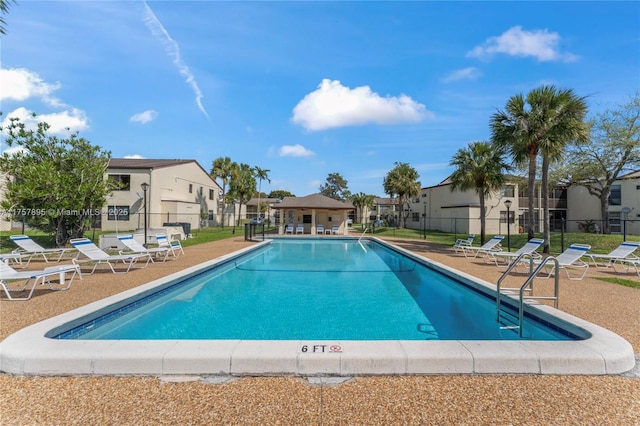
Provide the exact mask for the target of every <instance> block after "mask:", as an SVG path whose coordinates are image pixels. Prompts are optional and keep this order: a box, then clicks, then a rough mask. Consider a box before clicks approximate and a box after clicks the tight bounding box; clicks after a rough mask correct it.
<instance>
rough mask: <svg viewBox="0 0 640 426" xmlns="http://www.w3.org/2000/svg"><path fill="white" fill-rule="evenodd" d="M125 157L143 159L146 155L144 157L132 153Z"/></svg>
mask: <svg viewBox="0 0 640 426" xmlns="http://www.w3.org/2000/svg"><path fill="white" fill-rule="evenodd" d="M123 158H133V159H138V160H141V159H144V158H146V157H143V156H142V155H140V154H130V155H125V156H124V157H123Z"/></svg>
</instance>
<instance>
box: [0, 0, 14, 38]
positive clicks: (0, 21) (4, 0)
mask: <svg viewBox="0 0 640 426" xmlns="http://www.w3.org/2000/svg"><path fill="white" fill-rule="evenodd" d="M11 3H15V1H13V0H0V34H6V30H5V27H4V24H5V20H4V17H3V16H2V15H6V14H7V13H8V12H9V5H10V4H11Z"/></svg>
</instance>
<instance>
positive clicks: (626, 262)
mask: <svg viewBox="0 0 640 426" xmlns="http://www.w3.org/2000/svg"><path fill="white" fill-rule="evenodd" d="M616 263H619V264H620V265H622V266H623V267H624V268H625V269H626V272H630V271H631V268H633V269H635V271H636V274H638V276H639V277H640V259H626V258H625V259H618V260H616V262H614V263H613V269H614V270H616V272H617V269H616V266H615V264H616Z"/></svg>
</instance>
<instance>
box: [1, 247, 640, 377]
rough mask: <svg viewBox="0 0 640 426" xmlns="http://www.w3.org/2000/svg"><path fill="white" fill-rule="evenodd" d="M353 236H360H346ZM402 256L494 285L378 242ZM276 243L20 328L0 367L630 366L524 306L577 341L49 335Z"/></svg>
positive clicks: (61, 370) (630, 358)
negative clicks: (77, 337) (71, 337)
mask: <svg viewBox="0 0 640 426" xmlns="http://www.w3.org/2000/svg"><path fill="white" fill-rule="evenodd" d="M344 238H345V239H351V240H355V239H356V238H353V237H352V238H349V237H344ZM365 238H366V239H372V240H375V241H377V242H378V243H380V244H383V245H385V246H388V247H393V249H394V250H398V251H399V252H401V253H403V254H404V255H406V256H408V257H410V258H413V259H415V260H417V261H420V262H424V263H427V264H429V265H430V266H431V267H433V268H435V269H437V270H439V271H441V272H443V273H445V274H448V275H450V274H452V275H455V276H456V277H457V279H459V280H462V281H464V282H468V283H469V284H470V285H472V286H475V287H476V288H478V289H480V290H482V291H487V292H493V294H495V285H493V284H491V283H489V282H486V281H483V280H481V279H478V278H476V277H473V276H471V275H469V274H466V273H463V272H461V271H458V270H455V269H453V268H450V267H448V266H446V265H443V264H441V263H438V262H434V261H433V260H430V259H428V258H426V257H423V256H419V255H417V254H415V253H412V252H410V251H408V250H405V249H403V248H401V247H398V246H395V245H393V244H390V243H388V242H386V241H383V240H380V239H378V238H375V237H365ZM269 243H270V241H264V242H261V243H258V244H256V245H255V246H251V247H246V248H244V249H242V250H239V251H236V252H233V253H230V254H228V255H225V256H221V257H218V258H216V259H213V260H211V261H208V262H204V263H201V264H199V265H196V266H193V267H190V268H186V269H185V270H183V271H181V272H178V273H174V274H171V275H168V276H166V277H163V278H160V279H157V280H154V281H151V282H149V283H147V284H143V285H141V286H138V287H135V288H133V289H130V290H127V291H125V292H122V293H119V294H117V295H114V296H110V297H107V298H105V299H102V300H99V301H96V302H93V303H90V304H88V305H85V306H83V307H80V308H77V309H74V310H72V311H69V312H66V313H64V314H61V315H58V316H56V317H53V318H50V319H47V320H44V321H41V322H39V323H37V324H34V325H31V326H29V327H27V328H25V329H23V330H20V331H18V332H16V333H14V334H12V335H11V336H9V337H7V338H6V339H5V340H4V341H2V342H0V371H2V372H4V373H7V374H15V375H56V376H64V375H99V376H104V375H145V376H149V375H151V376H162V375H200V376H208V375H236V376H260V375H267V376H361V375H428V374H551V375H567V374H583V375H605V374H606V375H612V374H621V373H625V372H627V371H629V370H631V369H633V368H634V365H635V356H634V353H633V348H632V347H631V344H630V343H629V342H627V341H626V340H624V339H623V338H622V337H620V336H618V335H617V334H615V333H613V332H611V331H609V330H606V329H604V328H602V327H600V326H598V325H595V324H592V323H590V322H587V321H584V320H582V319H580V318H577V317H574V316H572V315H570V314H567V313H565V312H562V311H560V310H557V309H554V308H552V307H550V306H547V305H544V304H539V303H536V302H532V303H528V304H527V309H528V310H531V311H533V312H535V314H536V315H540V316H543V317H544V318H545V320H547V321H551V322H554V321H557V322H562V323H569V324H572V327H575V329H576V330H582V331H583V332H585V333H586V335H587V336H590V337H588V338H586V339H584V340H577V341H478V340H441V341H413V340H409V341H408V340H384V341H352V340H347V341H327V340H318V341H305V340H280V341H272V340H158V341H133V340H104V341H95V340H59V339H51V338H47V337H45V336H46V335H47V334H48V333H50V332H51V331H52V330H56V329H61V328H63V327H66V328H68V324H70V323H77V322H78V319H79V318H82V317H85V316H86V315H90V314H92V315H95V313H96V311H100V310H105V309H106V307H107V306H112V305H114V304H115V305H117V304H118V303H122V302H123V301H124V300H126V299H128V298H130V297H132V296H134V295H139V294H143V293H148V292H151V291H152V290H154V289H156V288H157V287H159V286H163V285H164V286H166V285H169V283H171V282H172V281H175V280H176V279H177V278H179V277H184V276H185V275H188V274H195V273H197V272H198V271H200V270H201V269H203V268H209V267H211V266H214V265H217V264H220V263H225V262H228V261H230V260H232V259H234V258H236V257H238V256H241V255H243V254H245V253H247V252H250V251H254V250H257V249H259V248H260V247H261V246H263V245H265V244H269Z"/></svg>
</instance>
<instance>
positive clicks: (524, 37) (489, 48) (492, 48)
mask: <svg viewBox="0 0 640 426" xmlns="http://www.w3.org/2000/svg"><path fill="white" fill-rule="evenodd" d="M559 42H560V35H559V34H558V33H552V32H549V31H547V30H536V31H524V30H523V29H522V27H521V26H519V25H518V26H515V27H512V28H509V29H508V30H507V31H505V32H504V33H503V34H502V35H500V36H498V37H489V38H488V39H487V40H486V41H485V42H484V43H483V44H482V45H481V46H476V47H475V48H473V50H471V51H470V52H468V53H467V57H472V58H481V59H482V58H486V57H488V56H491V55H493V54H495V53H504V54H506V55H510V56H533V57H535V58H536V59H537V60H538V61H542V62H544V61H557V60H562V61H565V62H572V61H575V60H577V56H576V55H573V54H571V53H562V52H560V51H559V50H558V44H559Z"/></svg>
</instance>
